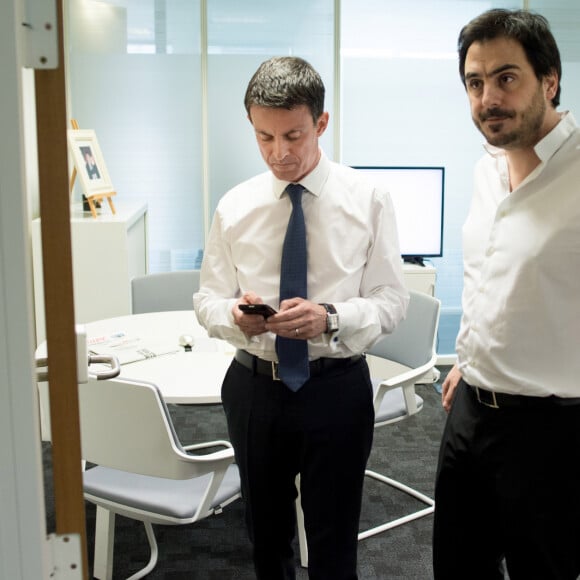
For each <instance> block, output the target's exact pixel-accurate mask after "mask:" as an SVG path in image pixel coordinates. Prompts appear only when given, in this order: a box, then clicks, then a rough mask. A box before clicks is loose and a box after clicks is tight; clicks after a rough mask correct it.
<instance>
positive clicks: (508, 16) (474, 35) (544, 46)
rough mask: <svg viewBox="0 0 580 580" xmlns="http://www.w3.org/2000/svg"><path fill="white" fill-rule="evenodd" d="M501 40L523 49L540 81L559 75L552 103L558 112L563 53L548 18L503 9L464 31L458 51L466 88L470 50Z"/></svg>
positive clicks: (522, 11) (494, 11)
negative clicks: (561, 53)
mask: <svg viewBox="0 0 580 580" xmlns="http://www.w3.org/2000/svg"><path fill="white" fill-rule="evenodd" d="M501 37H504V38H509V39H512V40H516V41H517V42H519V43H520V44H521V45H522V47H523V49H524V51H525V53H526V57H527V59H528V61H529V63H530V64H531V65H532V68H533V69H534V72H535V74H536V77H537V78H538V79H542V78H544V77H545V76H547V75H549V74H551V73H552V72H556V73H557V74H558V89H557V91H556V94H555V95H554V98H553V99H552V105H553V106H554V108H555V107H557V106H558V105H559V104H560V91H561V86H560V80H561V78H562V62H561V60H560V51H559V50H558V45H557V44H556V40H555V39H554V36H553V35H552V32H551V31H550V24H549V23H548V21H547V20H546V18H544V17H543V16H541V15H540V14H536V13H534V12H529V11H527V10H505V9H501V8H497V9H493V10H488V11H487V12H484V13H483V14H481V15H480V16H477V17H476V18H474V19H473V20H472V21H471V22H469V23H468V24H466V25H465V26H464V27H463V28H462V30H461V32H460V33H459V39H458V41H457V49H458V52H459V75H460V76H461V81H462V82H463V85H464V86H465V58H466V56H467V51H468V50H469V47H470V46H471V45H472V44H473V43H474V42H483V41H486V40H492V39H494V38H501Z"/></svg>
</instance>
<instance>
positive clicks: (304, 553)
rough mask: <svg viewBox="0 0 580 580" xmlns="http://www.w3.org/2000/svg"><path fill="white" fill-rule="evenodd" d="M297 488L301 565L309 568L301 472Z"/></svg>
mask: <svg viewBox="0 0 580 580" xmlns="http://www.w3.org/2000/svg"><path fill="white" fill-rule="evenodd" d="M296 489H297V490H298V497H297V498H296V502H295V503H296V527H297V528H298V547H299V550H300V565H301V566H302V567H303V568H308V544H307V543H306V529H305V528H304V512H303V511H302V502H301V495H300V474H298V475H297V476H296Z"/></svg>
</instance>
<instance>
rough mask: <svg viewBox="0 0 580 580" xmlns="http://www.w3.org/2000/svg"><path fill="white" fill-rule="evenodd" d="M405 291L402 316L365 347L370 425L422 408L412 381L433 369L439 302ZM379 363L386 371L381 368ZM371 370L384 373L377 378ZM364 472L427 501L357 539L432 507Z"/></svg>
mask: <svg viewBox="0 0 580 580" xmlns="http://www.w3.org/2000/svg"><path fill="white" fill-rule="evenodd" d="M410 295H411V299H410V302H409V308H408V310H407V316H406V318H405V320H403V321H402V322H401V323H400V324H399V325H398V326H397V328H396V329H395V331H394V332H393V333H392V334H390V335H388V336H386V337H385V338H383V339H382V340H381V341H379V342H378V343H377V344H376V345H374V346H373V347H372V348H371V349H370V350H369V352H368V353H367V354H368V355H369V356H368V360H369V366H370V368H371V375H372V376H373V383H374V389H375V393H374V404H375V428H378V427H383V426H385V425H392V424H393V423H396V422H398V421H402V420H404V419H407V418H409V417H411V416H412V415H414V414H415V413H418V412H419V411H420V410H421V409H422V408H423V399H422V398H421V397H420V396H419V395H417V393H416V392H415V383H416V382H417V381H418V379H420V378H421V377H422V376H424V375H425V373H427V372H429V371H430V370H431V369H433V367H434V366H435V362H436V360H437V354H436V352H435V347H436V337H437V327H438V325H439V311H440V307H441V303H440V302H439V300H437V299H436V298H433V297H432V296H429V295H427V294H423V293H420V292H414V291H410ZM383 361H388V362H386V363H384V362H383ZM381 367H382V369H383V372H385V373H386V374H382V372H381ZM377 372H379V373H381V374H379V375H377V374H376V373H377ZM393 373H394V374H393ZM377 376H381V377H384V376H389V378H386V379H377ZM365 475H366V476H368V477H371V478H373V479H375V480H377V481H380V482H382V483H385V484H387V485H389V486H391V487H394V488H396V489H398V490H400V491H403V492H405V493H407V494H409V495H411V496H413V497H414V498H416V499H418V500H420V501H421V502H423V503H425V504H426V505H427V507H426V508H424V509H421V510H418V511H415V512H413V513H410V514H408V515H405V516H403V517H400V518H397V519H395V520H392V521H389V522H386V523H384V524H381V525H379V526H376V527H374V528H371V529H369V530H366V531H363V532H361V533H359V540H362V539H365V538H368V537H369V536H373V535H376V534H379V533H381V532H384V531H386V530H390V529H392V528H394V527H396V526H400V525H402V524H405V523H407V522H410V521H412V520H415V519H417V518H421V517H424V516H426V515H429V514H431V513H433V511H434V509H435V507H434V506H435V502H434V501H433V500H432V499H431V498H430V497H428V496H426V495H425V494H423V493H421V492H419V491H417V490H415V489H412V488H411V487H408V486H407V485H405V484H403V483H400V482H398V481H396V480H394V479H391V478H390V477H387V476H385V475H382V474H380V473H377V472H376V471H372V470H370V469H367V470H366V472H365Z"/></svg>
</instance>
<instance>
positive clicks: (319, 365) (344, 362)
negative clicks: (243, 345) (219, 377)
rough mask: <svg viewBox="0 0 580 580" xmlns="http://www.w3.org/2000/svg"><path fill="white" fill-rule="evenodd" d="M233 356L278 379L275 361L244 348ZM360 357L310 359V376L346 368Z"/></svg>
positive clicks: (244, 363)
mask: <svg viewBox="0 0 580 580" xmlns="http://www.w3.org/2000/svg"><path fill="white" fill-rule="evenodd" d="M234 358H235V359H236V360H237V361H238V362H239V363H240V364H241V365H242V366H244V367H246V368H247V369H249V370H251V371H252V372H254V373H257V374H259V375H266V376H269V377H272V379H273V380H275V381H279V380H280V379H279V377H278V363H277V362H274V361H269V360H264V359H263V358H259V357H257V356H254V355H253V354H250V353H249V352H247V351H245V350H236V354H235V355H234ZM362 358H363V355H362V354H357V355H356V356H351V357H348V358H325V357H322V358H317V359H316V360H313V361H310V376H311V377H318V376H321V375H323V374H324V373H328V372H330V371H336V370H339V369H341V368H347V367H349V366H350V365H352V364H354V363H356V362H358V361H359V360H361V359H362Z"/></svg>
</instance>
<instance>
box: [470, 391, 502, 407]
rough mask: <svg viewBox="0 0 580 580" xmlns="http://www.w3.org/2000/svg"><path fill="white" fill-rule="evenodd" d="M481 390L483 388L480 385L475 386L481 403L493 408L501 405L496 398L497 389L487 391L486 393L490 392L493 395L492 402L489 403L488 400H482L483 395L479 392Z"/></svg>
mask: <svg viewBox="0 0 580 580" xmlns="http://www.w3.org/2000/svg"><path fill="white" fill-rule="evenodd" d="M480 390H481V389H480V388H479V387H475V392H476V393H477V400H478V402H479V403H481V404H482V405H485V406H486V407H490V408H491V409H499V405H498V404H497V399H496V398H495V391H485V392H486V393H489V394H490V395H491V399H492V402H491V403H488V402H487V401H482V400H481V396H480V394H479V392H480Z"/></svg>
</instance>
